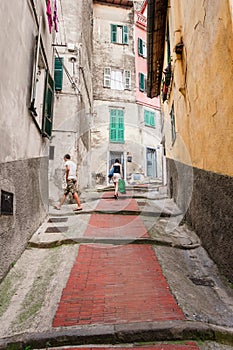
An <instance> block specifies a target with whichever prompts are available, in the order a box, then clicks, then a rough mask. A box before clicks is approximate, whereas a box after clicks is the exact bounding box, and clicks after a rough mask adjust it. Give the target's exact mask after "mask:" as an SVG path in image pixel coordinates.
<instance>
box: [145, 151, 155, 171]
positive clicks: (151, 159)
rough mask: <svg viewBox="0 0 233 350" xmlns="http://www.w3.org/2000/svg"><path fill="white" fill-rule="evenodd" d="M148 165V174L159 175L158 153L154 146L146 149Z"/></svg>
mask: <svg viewBox="0 0 233 350" xmlns="http://www.w3.org/2000/svg"><path fill="white" fill-rule="evenodd" d="M146 167H147V176H149V177H157V154H156V149H154V148H147V149H146Z"/></svg>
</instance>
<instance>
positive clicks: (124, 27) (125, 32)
mask: <svg viewBox="0 0 233 350" xmlns="http://www.w3.org/2000/svg"><path fill="white" fill-rule="evenodd" d="M128 38H129V33H128V27H127V26H123V38H122V42H123V44H128V41H129V40H128Z"/></svg>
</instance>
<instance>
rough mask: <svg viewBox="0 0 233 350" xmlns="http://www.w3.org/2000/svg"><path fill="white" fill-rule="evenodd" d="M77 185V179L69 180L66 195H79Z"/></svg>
mask: <svg viewBox="0 0 233 350" xmlns="http://www.w3.org/2000/svg"><path fill="white" fill-rule="evenodd" d="M76 184H77V180H75V179H71V180H68V181H67V184H66V189H65V191H64V194H65V195H67V194H68V193H71V194H74V193H77V187H76Z"/></svg>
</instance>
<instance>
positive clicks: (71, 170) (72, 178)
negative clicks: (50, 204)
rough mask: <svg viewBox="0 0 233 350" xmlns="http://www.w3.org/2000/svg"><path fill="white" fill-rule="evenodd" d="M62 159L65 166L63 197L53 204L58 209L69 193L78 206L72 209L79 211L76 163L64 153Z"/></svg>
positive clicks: (80, 208) (80, 207)
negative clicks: (55, 204)
mask: <svg viewBox="0 0 233 350" xmlns="http://www.w3.org/2000/svg"><path fill="white" fill-rule="evenodd" d="M64 161H65V167H66V184H67V185H66V189H65V191H64V194H63V197H62V199H61V201H60V203H59V204H58V205H57V206H55V208H56V209H58V210H60V209H61V206H62V204H63V203H64V202H65V199H66V196H67V195H68V194H69V193H71V194H72V195H73V197H74V199H75V201H76V203H77V205H78V207H77V208H76V209H74V211H80V210H82V206H81V203H80V200H79V196H78V193H77V187H76V184H77V177H76V170H77V167H76V164H75V163H74V162H73V161H72V160H70V155H69V154H66V155H65V156H64Z"/></svg>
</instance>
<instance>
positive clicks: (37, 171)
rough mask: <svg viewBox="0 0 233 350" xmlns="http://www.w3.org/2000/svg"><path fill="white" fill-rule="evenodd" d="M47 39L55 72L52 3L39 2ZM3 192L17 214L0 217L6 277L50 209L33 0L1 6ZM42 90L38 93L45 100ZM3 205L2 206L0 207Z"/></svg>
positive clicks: (0, 268) (1, 270) (1, 269)
mask: <svg viewBox="0 0 233 350" xmlns="http://www.w3.org/2000/svg"><path fill="white" fill-rule="evenodd" d="M36 11H37V14H38V17H39V16H41V17H42V30H41V37H42V41H43V45H44V49H45V55H46V58H47V62H48V67H49V69H50V72H52V62H53V60H52V47H51V42H52V35H50V34H49V31H48V23H47V16H46V4H45V2H44V1H37V4H36ZM0 22H1V32H0V42H1V47H0V51H1V52H0V54H1V67H0V75H1V82H0V101H1V103H0V139H1V142H0V191H1V190H3V191H7V192H10V193H12V194H13V215H5V214H1V215H0V279H2V278H3V277H4V275H5V273H6V272H7V270H8V269H9V268H10V267H11V264H12V263H14V262H15V261H16V260H17V258H18V257H19V256H20V254H21V253H22V252H23V250H24V248H25V247H26V244H27V241H28V239H29V238H30V237H31V235H32V234H33V233H34V232H35V230H36V229H37V228H38V226H39V225H40V224H41V223H42V221H43V220H44V219H45V217H46V215H47V211H48V144H49V141H48V139H45V138H42V136H41V134H40V131H39V130H38V128H37V127H36V124H35V122H34V121H33V119H32V116H31V114H30V112H29V110H28V107H29V106H30V101H31V88H32V73H33V64H34V52H35V46H36V36H37V35H38V28H37V24H36V21H35V19H34V14H33V11H32V7H31V3H30V1H29V0H28V1H24V2H17V1H14V3H13V4H12V2H9V1H7V0H2V1H1V3H0ZM43 89H44V85H43V86H42V90H40V88H38V90H37V94H38V95H41V96H43ZM0 205H1V204H0Z"/></svg>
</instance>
